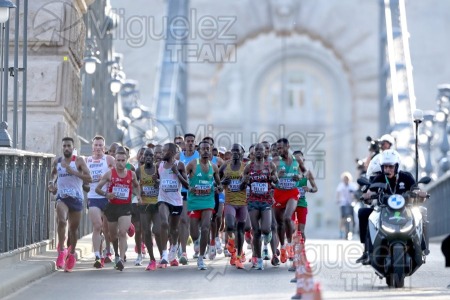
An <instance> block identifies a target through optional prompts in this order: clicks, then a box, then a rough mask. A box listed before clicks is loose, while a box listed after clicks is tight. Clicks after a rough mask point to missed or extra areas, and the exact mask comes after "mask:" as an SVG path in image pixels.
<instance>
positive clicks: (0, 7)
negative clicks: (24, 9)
mask: <svg viewBox="0 0 450 300" xmlns="http://www.w3.org/2000/svg"><path fill="white" fill-rule="evenodd" d="M15 7H16V6H15V5H14V3H12V2H11V1H9V0H0V23H6V21H8V20H9V9H10V8H15Z"/></svg>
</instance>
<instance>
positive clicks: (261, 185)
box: [251, 182, 269, 195]
mask: <svg viewBox="0 0 450 300" xmlns="http://www.w3.org/2000/svg"><path fill="white" fill-rule="evenodd" d="M251 190H252V192H253V193H254V194H259V195H264V194H267V192H268V191H269V184H268V183H267V182H252V185H251Z"/></svg>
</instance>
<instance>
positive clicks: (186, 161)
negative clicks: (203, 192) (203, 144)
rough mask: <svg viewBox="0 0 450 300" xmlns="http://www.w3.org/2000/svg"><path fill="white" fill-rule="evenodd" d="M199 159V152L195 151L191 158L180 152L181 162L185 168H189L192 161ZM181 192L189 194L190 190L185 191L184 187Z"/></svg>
mask: <svg viewBox="0 0 450 300" xmlns="http://www.w3.org/2000/svg"><path fill="white" fill-rule="evenodd" d="M198 158H200V154H199V153H198V151H197V150H196V151H194V154H192V155H191V156H186V155H185V154H184V151H181V152H180V161H181V162H183V163H184V165H185V166H187V165H188V163H189V162H190V161H191V160H194V159H198ZM181 191H182V192H184V193H187V192H188V190H187V189H185V188H184V187H181Z"/></svg>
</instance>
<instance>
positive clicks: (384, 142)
mask: <svg viewBox="0 0 450 300" xmlns="http://www.w3.org/2000/svg"><path fill="white" fill-rule="evenodd" d="M372 143H375V144H376V145H378V146H373V144H372ZM394 143H395V140H394V138H393V137H392V136H391V135H390V134H384V135H383V136H382V137H381V138H380V139H379V140H378V141H371V144H370V147H369V155H368V156H367V159H366V163H365V165H366V170H367V173H366V177H367V178H368V179H369V178H370V176H373V175H374V174H370V173H369V171H370V170H373V169H375V167H374V166H373V164H375V165H377V164H379V160H380V153H376V152H374V151H373V150H377V149H378V151H380V150H381V152H383V151H384V150H387V149H391V148H392V147H393V146H394Z"/></svg>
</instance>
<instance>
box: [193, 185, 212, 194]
mask: <svg viewBox="0 0 450 300" xmlns="http://www.w3.org/2000/svg"><path fill="white" fill-rule="evenodd" d="M195 195H197V196H209V195H211V185H210V184H208V185H206V184H196V185H195Z"/></svg>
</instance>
